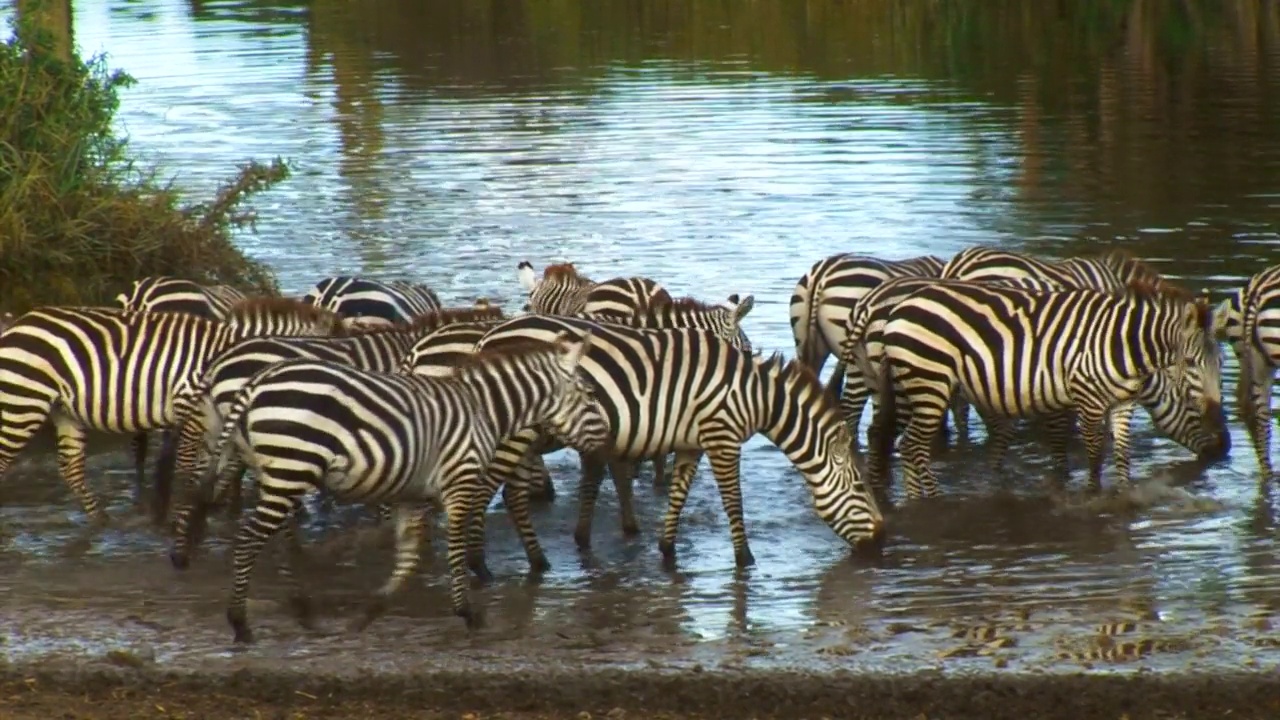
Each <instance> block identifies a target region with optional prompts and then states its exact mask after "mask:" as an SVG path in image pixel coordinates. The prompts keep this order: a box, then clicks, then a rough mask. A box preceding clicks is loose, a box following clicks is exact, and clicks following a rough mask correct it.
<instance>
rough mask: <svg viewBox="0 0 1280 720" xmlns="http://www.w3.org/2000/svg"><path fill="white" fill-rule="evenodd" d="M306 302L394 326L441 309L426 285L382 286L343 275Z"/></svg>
mask: <svg viewBox="0 0 1280 720" xmlns="http://www.w3.org/2000/svg"><path fill="white" fill-rule="evenodd" d="M302 301H303V302H305V303H309V304H311V305H315V306H316V307H322V308H324V309H326V310H332V311H334V312H336V313H338V314H339V315H341V316H342V317H345V318H354V317H376V318H382V319H383V320H387V321H388V322H393V323H409V322H413V320H414V318H416V317H417V316H419V315H423V314H425V313H429V312H434V311H436V310H439V309H440V307H441V306H440V298H439V297H437V296H436V294H435V292H434V291H432V290H431V288H428V287H427V286H426V285H415V284H413V283H410V282H408V281H405V280H391V281H389V282H382V281H380V280H370V279H369V278H358V277H350V276H347V275H340V276H336V277H327V278H325V279H323V280H321V281H320V282H318V283H316V284H315V287H313V288H311V290H309V291H308V292H307V294H306V295H304V296H303V297H302Z"/></svg>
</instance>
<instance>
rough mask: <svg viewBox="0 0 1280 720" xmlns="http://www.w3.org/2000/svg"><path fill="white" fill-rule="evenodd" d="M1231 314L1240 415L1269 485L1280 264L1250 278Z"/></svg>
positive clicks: (1226, 328)
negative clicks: (1238, 374) (1237, 374)
mask: <svg viewBox="0 0 1280 720" xmlns="http://www.w3.org/2000/svg"><path fill="white" fill-rule="evenodd" d="M1226 310H1227V312H1226V313H1224V315H1226V317H1225V318H1224V320H1223V322H1222V326H1223V332H1224V334H1225V335H1226V337H1227V339H1228V340H1229V341H1231V344H1232V347H1233V348H1234V349H1235V351H1236V358H1237V359H1238V360H1239V362H1240V379H1239V380H1238V381H1237V382H1236V403H1237V407H1238V412H1239V413H1240V420H1241V421H1242V422H1243V423H1244V425H1245V427H1246V428H1247V429H1248V431H1249V439H1250V440H1251V441H1252V442H1253V451H1254V453H1255V454H1256V455H1257V457H1258V468H1259V469H1260V470H1261V472H1262V473H1263V474H1262V479H1263V481H1264V482H1265V481H1267V480H1269V479H1270V478H1271V475H1272V468H1271V388H1272V386H1273V385H1274V384H1275V373H1276V366H1278V365H1280V265H1276V266H1274V267H1270V268H1267V269H1266V270H1263V271H1262V272H1259V273H1257V274H1256V275H1254V276H1253V277H1250V278H1249V280H1248V281H1247V282H1245V284H1244V287H1243V288H1241V289H1240V290H1239V291H1238V292H1237V293H1235V294H1234V296H1233V297H1232V298H1229V299H1228V300H1227V302H1226ZM1237 318H1238V324H1237V321H1236V319H1237ZM1233 335H1234V336H1235V338H1233V337H1232V336H1233Z"/></svg>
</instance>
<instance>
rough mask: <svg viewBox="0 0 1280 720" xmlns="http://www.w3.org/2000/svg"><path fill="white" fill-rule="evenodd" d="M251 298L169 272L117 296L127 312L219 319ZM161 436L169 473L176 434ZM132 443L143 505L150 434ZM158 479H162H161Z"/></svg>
mask: <svg viewBox="0 0 1280 720" xmlns="http://www.w3.org/2000/svg"><path fill="white" fill-rule="evenodd" d="M247 299H248V298H247V297H246V296H245V294H244V293H242V292H240V291H239V290H237V289H235V288H233V287H231V286H230V285H201V284H199V283H197V282H193V281H191V280H185V279H183V278H177V277H171V276H168V275H152V276H150V277H145V278H143V279H141V280H134V281H133V285H132V286H130V289H129V292H127V293H120V294H119V295H116V302H118V303H120V307H121V309H123V310H124V311H125V312H177V313H186V314H188V315H195V316H196V317H202V318H206V319H209V320H217V321H222V320H223V319H225V318H226V316H227V313H228V312H230V310H231V307H232V306H233V305H235V304H236V303H238V302H241V301H244V300H247ZM161 438H162V439H161V444H160V459H159V463H158V467H159V470H158V473H159V474H160V475H165V474H168V473H171V472H172V465H173V461H174V439H173V433H171V432H170V431H169V430H163V431H161ZM130 445H131V450H132V452H133V472H134V504H136V505H141V504H142V502H143V495H144V493H145V490H144V487H145V486H146V477H145V476H144V468H145V466H146V464H147V433H145V432H141V433H137V434H136V435H134V436H133V440H132V441H131V443H130ZM157 482H160V480H159V478H157Z"/></svg>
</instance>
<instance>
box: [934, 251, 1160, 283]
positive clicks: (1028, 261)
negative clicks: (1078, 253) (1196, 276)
mask: <svg viewBox="0 0 1280 720" xmlns="http://www.w3.org/2000/svg"><path fill="white" fill-rule="evenodd" d="M940 276H941V277H942V278H943V279H950V280H970V281H973V282H978V281H986V280H994V279H996V278H1009V279H1017V278H1030V279H1033V280H1048V281H1050V282H1054V283H1057V284H1058V285H1061V286H1062V287H1064V288H1080V289H1086V290H1090V289H1091V290H1123V289H1124V288H1125V287H1126V286H1127V285H1129V284H1130V283H1133V282H1143V283H1146V284H1148V285H1152V286H1154V287H1157V288H1158V287H1161V286H1162V284H1163V282H1164V280H1163V279H1162V278H1161V277H1160V274H1159V273H1157V272H1156V271H1155V270H1153V269H1152V268H1151V267H1150V266H1149V265H1147V264H1146V263H1144V262H1143V261H1142V260H1139V259H1138V258H1135V257H1133V256H1132V255H1130V254H1129V253H1127V252H1125V251H1123V250H1109V251H1107V252H1104V253H1100V254H1098V255H1096V256H1093V257H1079V258H1067V259H1065V260H1045V259H1042V258H1038V257H1035V256H1032V255H1027V254H1025V253H1016V252H1009V251H1008V250H1000V249H998V248H994V247H987V246H981V245H980V246H976V247H970V248H965V249H964V250H961V251H960V252H958V253H956V254H955V256H954V257H952V258H951V260H949V261H948V262H947V264H946V266H945V267H943V268H942V273H941V275H940Z"/></svg>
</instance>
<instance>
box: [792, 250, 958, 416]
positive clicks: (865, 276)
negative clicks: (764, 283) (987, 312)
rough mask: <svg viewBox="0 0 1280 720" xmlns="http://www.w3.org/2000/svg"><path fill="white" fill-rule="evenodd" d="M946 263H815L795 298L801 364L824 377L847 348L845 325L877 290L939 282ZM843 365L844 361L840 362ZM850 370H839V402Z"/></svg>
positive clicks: (851, 258)
mask: <svg viewBox="0 0 1280 720" xmlns="http://www.w3.org/2000/svg"><path fill="white" fill-rule="evenodd" d="M943 264H944V261H943V260H942V258H938V257H934V256H932V255H922V256H920V257H914V258H908V259H906V260H881V259H879V258H873V257H869V256H867V255H858V254H855V253H841V254H839V255H832V256H831V257H829V258H826V259H825V260H820V261H818V262H816V263H814V265H813V267H811V268H809V272H807V273H805V274H804V277H801V278H800V282H798V283H797V284H796V289H795V291H794V292H793V293H792V294H791V334H792V335H793V336H794V337H795V341H796V358H797V359H799V360H800V362H802V363H804V364H805V366H806V367H808V368H809V369H810V370H813V372H814V373H821V372H822V366H823V365H824V364H826V362H827V357H828V356H830V355H833V354H836V353H838V352H839V350H840V345H841V344H842V343H843V342H844V328H845V320H846V318H848V317H849V313H850V312H852V311H853V308H854V306H856V305H857V304H858V300H859V299H861V298H862V296H863V295H866V294H867V292H868V291H869V290H871V288H874V287H875V286H877V285H879V284H880V283H882V282H884V281H885V280H888V279H890V278H896V277H937V276H938V274H939V273H940V272H942V266H943ZM837 362H838V358H837ZM844 376H845V368H844V367H843V366H841V365H840V364H837V366H836V370H835V373H834V374H832V376H831V380H830V383H829V385H830V387H829V390H830V392H832V393H833V395H836V396H838V395H839V394H840V385H841V382H842V381H843V378H844Z"/></svg>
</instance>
